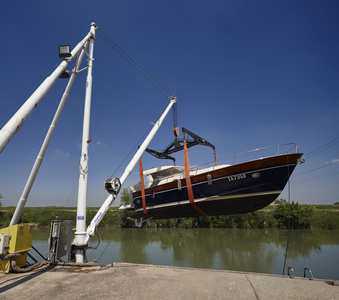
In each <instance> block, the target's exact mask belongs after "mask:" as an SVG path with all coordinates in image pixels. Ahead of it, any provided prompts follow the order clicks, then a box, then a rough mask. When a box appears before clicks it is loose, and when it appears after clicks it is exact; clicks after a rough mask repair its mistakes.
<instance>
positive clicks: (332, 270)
mask: <svg viewBox="0 0 339 300" xmlns="http://www.w3.org/2000/svg"><path fill="white" fill-rule="evenodd" d="M100 233H101V236H102V243H101V245H100V246H99V248H98V249H97V250H93V251H90V250H89V251H88V252H87V254H88V257H87V258H88V261H93V260H98V262H99V263H100V264H102V265H107V264H110V263H111V262H130V263H142V264H154V265H168V266H180V267H194V268H208V269H221V270H237V271H248V272H258V273H270V274H280V275H281V274H283V266H284V259H285V253H286V244H287V238H288V232H287V231H285V230H279V229H206V228H201V229H177V228H170V229H167V228H166V229H142V228H141V229H117V230H113V229H112V230H110V229H101V230H100ZM48 234H49V231H48V230H47V229H40V230H37V231H35V232H34V235H33V239H34V241H33V245H34V246H35V247H36V248H38V249H39V250H40V251H42V254H44V255H45V254H47V238H48ZM97 242H98V240H97V238H93V239H91V242H90V245H95V244H97ZM338 254H339V230H291V231H290V238H289V245H288V249H287V260H286V267H285V270H284V274H285V275H287V267H292V268H293V270H294V274H295V276H301V277H303V274H304V268H305V267H307V268H309V269H311V270H312V273H313V276H314V277H315V278H323V279H336V280H339V260H338Z"/></svg>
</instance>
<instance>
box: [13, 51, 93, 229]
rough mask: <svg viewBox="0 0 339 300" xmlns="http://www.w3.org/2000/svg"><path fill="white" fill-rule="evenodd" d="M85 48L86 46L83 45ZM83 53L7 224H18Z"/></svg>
mask: <svg viewBox="0 0 339 300" xmlns="http://www.w3.org/2000/svg"><path fill="white" fill-rule="evenodd" d="M85 48H86V47H85ZM84 55H85V50H84V49H82V51H81V53H80V56H79V59H78V60H77V65H76V66H75V69H74V70H73V72H72V75H71V78H70V79H69V81H68V83H67V86H66V89H65V92H64V94H63V96H62V98H61V100H60V103H59V106H58V108H57V110H56V112H55V115H54V118H53V121H52V123H51V125H50V127H49V129H48V132H47V134H46V137H45V140H44V142H43V144H42V146H41V149H40V152H39V154H38V156H37V158H36V160H35V163H34V165H33V168H32V170H31V173H30V175H29V177H28V180H27V182H26V185H25V188H24V190H23V192H22V194H21V197H20V200H19V202H18V205H17V207H16V209H15V212H14V215H13V217H12V220H11V222H10V224H9V226H12V225H15V224H18V222H19V219H20V217H21V214H22V211H23V209H24V207H25V204H26V201H27V198H28V196H29V193H30V191H31V189H32V186H33V184H34V181H35V178H36V176H37V174H38V172H39V169H40V166H41V164H42V160H43V159H44V156H45V153H46V151H47V148H48V145H49V142H50V141H51V139H52V136H53V134H54V130H55V127H56V125H57V123H58V121H59V118H60V115H61V113H62V110H63V108H64V106H65V103H66V101H67V98H68V95H69V92H70V90H71V88H72V85H73V82H74V79H75V77H76V75H77V74H78V73H77V70H78V67H79V66H80V64H81V61H82V59H83V57H84Z"/></svg>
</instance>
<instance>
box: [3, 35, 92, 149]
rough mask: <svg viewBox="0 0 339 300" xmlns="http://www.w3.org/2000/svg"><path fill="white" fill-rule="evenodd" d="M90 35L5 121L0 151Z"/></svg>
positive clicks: (89, 36)
mask: <svg viewBox="0 0 339 300" xmlns="http://www.w3.org/2000/svg"><path fill="white" fill-rule="evenodd" d="M91 37H92V33H91V32H89V33H88V34H87V36H86V37H85V38H84V39H83V40H82V41H81V42H80V43H78V45H77V46H76V47H75V48H74V49H73V50H72V51H71V56H70V57H68V58H67V59H65V60H64V61H63V62H62V63H61V64H60V65H59V66H58V67H57V68H56V69H55V70H54V72H53V73H52V74H51V75H50V76H49V77H47V78H46V79H45V80H44V82H43V83H41V85H40V86H39V87H38V88H37V89H36V90H35V92H34V93H33V94H32V95H31V96H30V97H29V98H28V99H27V100H26V102H25V103H24V104H23V105H22V106H21V107H20V108H19V110H18V111H17V112H16V113H15V115H14V116H13V117H12V118H11V119H10V120H9V121H8V122H7V124H6V125H5V126H4V127H3V128H2V129H1V131H0V153H1V152H2V151H3V150H4V148H5V147H6V146H7V144H8V143H9V142H10V140H11V139H12V138H13V136H14V135H15V134H16V133H17V132H18V131H19V129H20V128H21V126H22V125H23V124H24V123H25V121H26V120H27V118H28V117H29V116H30V114H31V113H32V112H33V110H34V109H35V108H36V107H37V106H38V104H39V103H40V102H41V100H42V99H43V98H44V97H45V96H46V94H47V93H48V92H49V90H50V89H51V88H52V87H53V85H54V83H55V81H56V80H57V79H58V78H59V76H60V74H61V73H62V72H63V71H65V70H66V68H67V67H68V65H69V64H70V62H71V61H72V60H73V58H74V57H75V56H76V55H77V54H78V52H79V51H80V50H81V49H82V47H83V46H84V45H85V43H86V42H87V41H88V40H89V39H90V38H91Z"/></svg>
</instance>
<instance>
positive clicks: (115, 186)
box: [85, 97, 177, 243]
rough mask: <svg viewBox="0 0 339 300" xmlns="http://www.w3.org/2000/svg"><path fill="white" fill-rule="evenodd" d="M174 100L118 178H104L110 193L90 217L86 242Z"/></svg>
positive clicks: (173, 98) (173, 101) (173, 99)
mask: <svg viewBox="0 0 339 300" xmlns="http://www.w3.org/2000/svg"><path fill="white" fill-rule="evenodd" d="M176 102H177V98H176V97H172V98H171V100H170V103H169V104H168V106H167V107H166V109H165V110H164V112H163V113H162V115H161V117H160V118H159V120H158V121H157V122H156V123H155V124H154V126H153V128H152V130H151V131H150V133H149V134H148V136H147V137H146V139H145V140H144V142H143V143H142V144H141V146H140V148H139V149H138V151H137V152H136V154H135V155H134V157H133V158H132V160H131V161H130V163H129V164H128V166H127V167H126V169H125V171H124V173H123V174H122V176H121V177H120V179H118V178H113V179H108V180H106V183H105V187H106V189H107V190H108V192H109V193H110V194H109V196H108V197H107V198H106V200H105V202H104V203H103V205H102V206H101V207H100V209H99V211H98V212H97V213H96V215H95V216H94V218H93V219H92V221H91V224H90V225H89V226H88V228H87V235H86V239H85V242H86V243H87V242H88V240H89V238H90V236H93V235H94V231H95V228H96V227H97V226H98V225H99V223H100V221H101V220H102V218H103V217H104V216H105V214H106V212H107V210H108V209H109V207H110V206H111V205H112V203H113V201H114V200H115V198H116V197H117V195H118V193H119V191H120V187H121V185H123V184H124V182H125V181H126V179H127V177H128V176H129V175H130V174H131V172H132V171H133V169H134V167H135V165H136V164H137V163H138V161H139V159H140V158H141V156H142V155H143V153H144V152H145V150H146V148H147V147H148V145H149V143H150V142H151V140H152V139H153V137H154V136H155V134H156V133H157V131H158V129H159V128H160V126H161V124H162V122H163V120H164V119H165V117H166V115H167V114H168V112H169V111H170V109H171V108H172V106H173V105H174V103H176Z"/></svg>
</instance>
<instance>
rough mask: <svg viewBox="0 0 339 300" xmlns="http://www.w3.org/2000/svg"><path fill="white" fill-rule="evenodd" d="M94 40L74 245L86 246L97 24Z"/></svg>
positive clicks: (79, 253)
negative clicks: (89, 148)
mask: <svg viewBox="0 0 339 300" xmlns="http://www.w3.org/2000/svg"><path fill="white" fill-rule="evenodd" d="M91 26H92V27H91V33H92V38H91V39H90V40H89V57H88V69H87V79H86V95H85V108H84V120H83V129H82V147H81V157H80V174H79V185H78V205H77V219H76V232H75V238H74V245H77V246H79V245H81V246H82V245H85V244H86V243H85V237H86V202H87V182H88V144H89V142H90V139H89V125H90V115H91V99H92V81H93V78H92V71H93V50H94V39H95V24H94V23H92V24H91ZM75 256H76V262H78V263H83V262H84V250H83V249H79V250H76V255H75Z"/></svg>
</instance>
